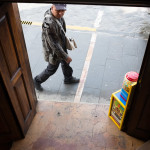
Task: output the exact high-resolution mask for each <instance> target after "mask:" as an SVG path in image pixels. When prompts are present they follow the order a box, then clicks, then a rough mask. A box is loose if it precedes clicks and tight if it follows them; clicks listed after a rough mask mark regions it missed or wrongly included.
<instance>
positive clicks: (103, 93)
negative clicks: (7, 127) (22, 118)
mask: <svg viewBox="0 0 150 150" xmlns="http://www.w3.org/2000/svg"><path fill="white" fill-rule="evenodd" d="M49 7H50V5H47V4H19V9H20V16H21V20H22V21H32V22H38V23H42V20H43V14H44V12H45V11H46V10H47V9H49ZM149 16H150V15H149V11H148V8H137V7H118V6H94V5H92V6H90V5H68V7H67V11H66V14H65V16H64V18H65V20H66V24H67V26H71V28H69V29H68V30H67V35H68V36H71V37H73V38H75V40H76V42H77V45H78V48H77V49H76V50H75V51H71V52H69V55H70V56H71V57H72V59H73V61H72V62H71V64H70V65H71V66H72V68H73V70H74V76H76V77H81V78H82V75H83V73H85V72H84V67H85V60H86V58H87V54H88V52H89V50H90V44H91V37H92V36H93V34H95V35H96V38H95V41H94V47H93V49H92V53H91V54H90V56H91V59H90V60H89V68H88V71H87V74H86V80H84V82H82V85H83V86H82V88H83V89H82V91H81V92H80V93H81V95H80V102H89V103H105V104H106V103H107V104H109V101H110V96H111V93H112V92H115V91H116V90H118V89H120V88H121V86H122V81H123V78H124V75H125V73H126V72H128V71H136V72H140V67H141V64H142V59H143V55H144V52H145V48H146V44H147V39H148V36H149V32H150V17H149ZM76 26H78V28H77V27H76ZM22 27H23V31H24V36H25V41H26V46H27V51H28V55H29V61H30V66H31V71H32V75H33V77H35V76H36V75H37V74H39V73H40V72H41V71H42V70H43V69H44V68H46V66H47V63H46V62H44V58H43V53H42V43H41V26H40V25H25V24H23V25H22ZM74 27H75V28H74ZM83 27H89V28H90V29H95V31H92V30H90V29H85V30H83ZM81 80H82V79H81ZM42 86H43V88H44V91H43V92H38V91H36V94H37V98H38V99H39V100H50V101H70V102H73V101H74V99H75V96H76V92H77V90H78V89H79V84H75V85H64V84H63V74H62V71H61V68H59V69H58V71H57V73H56V74H55V75H53V76H52V77H50V78H49V79H48V80H47V81H46V82H45V83H43V84H42Z"/></svg>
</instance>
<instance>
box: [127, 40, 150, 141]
mask: <svg viewBox="0 0 150 150" xmlns="http://www.w3.org/2000/svg"><path fill="white" fill-rule="evenodd" d="M126 127H127V133H128V134H130V135H132V136H135V137H137V138H140V139H143V140H148V139H150V38H149V40H148V44H147V48H146V52H145V55H144V59H143V63H142V67H141V71H140V75H139V80H138V83H137V87H136V89H135V93H134V97H133V103H132V107H131V108H130V112H129V114H128V121H127V122H126Z"/></svg>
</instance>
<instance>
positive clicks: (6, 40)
mask: <svg viewBox="0 0 150 150" xmlns="http://www.w3.org/2000/svg"><path fill="white" fill-rule="evenodd" d="M0 33H1V34H0V60H1V62H0V71H1V76H2V79H3V81H4V84H5V86H6V89H7V92H8V95H9V97H10V101H11V104H12V106H13V109H14V112H15V115H16V117H17V120H16V121H18V122H19V126H20V127H19V128H21V131H22V134H23V135H25V133H26V132H27V130H28V128H29V125H30V124H31V122H32V119H33V117H34V115H35V112H36V110H35V108H36V102H37V100H36V95H35V91H34V86H33V80H32V75H31V69H30V66H29V60H28V56H27V51H26V46H25V42H24V37H23V32H22V27H21V23H20V17H19V12H18V7H17V4H11V3H7V4H4V5H3V6H2V7H1V9H0Z"/></svg>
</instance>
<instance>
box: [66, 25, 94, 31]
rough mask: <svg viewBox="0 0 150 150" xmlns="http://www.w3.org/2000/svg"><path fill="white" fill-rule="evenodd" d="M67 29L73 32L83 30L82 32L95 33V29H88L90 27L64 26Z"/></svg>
mask: <svg viewBox="0 0 150 150" xmlns="http://www.w3.org/2000/svg"><path fill="white" fill-rule="evenodd" d="M66 27H67V29H74V30H84V31H96V28H90V27H80V26H69V25H67V26H66Z"/></svg>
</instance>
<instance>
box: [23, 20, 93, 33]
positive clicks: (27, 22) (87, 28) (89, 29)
mask: <svg viewBox="0 0 150 150" xmlns="http://www.w3.org/2000/svg"><path fill="white" fill-rule="evenodd" d="M21 24H26V25H34V26H42V23H41V22H32V21H21ZM66 28H67V29H71V30H82V31H96V28H90V27H80V26H71V25H67V26H66Z"/></svg>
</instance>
